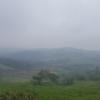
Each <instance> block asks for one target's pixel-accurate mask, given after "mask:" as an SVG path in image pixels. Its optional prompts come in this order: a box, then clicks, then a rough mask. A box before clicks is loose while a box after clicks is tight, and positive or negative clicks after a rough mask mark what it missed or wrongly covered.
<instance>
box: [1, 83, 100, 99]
mask: <svg viewBox="0 0 100 100" xmlns="http://www.w3.org/2000/svg"><path fill="white" fill-rule="evenodd" d="M6 91H19V92H33V91H35V92H36V93H37V95H38V100H89V99H90V100H100V82H81V83H77V84H75V85H72V86H32V85H31V84H29V83H27V84H26V83H25V84H22V83H20V84H19V83H18V84H17V83H16V84H1V85H0V92H1V93H2V92H6Z"/></svg>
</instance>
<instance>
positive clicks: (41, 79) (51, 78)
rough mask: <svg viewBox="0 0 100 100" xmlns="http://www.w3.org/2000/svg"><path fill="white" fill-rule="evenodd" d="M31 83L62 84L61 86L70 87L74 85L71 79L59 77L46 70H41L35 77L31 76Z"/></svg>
mask: <svg viewBox="0 0 100 100" xmlns="http://www.w3.org/2000/svg"><path fill="white" fill-rule="evenodd" d="M32 83H33V84H34V85H41V84H63V85H71V84H73V83H74V79H73V78H72V77H70V78H69V77H61V76H59V75H57V73H56V72H51V71H48V70H41V71H40V72H39V73H38V74H37V75H36V76H33V78H32Z"/></svg>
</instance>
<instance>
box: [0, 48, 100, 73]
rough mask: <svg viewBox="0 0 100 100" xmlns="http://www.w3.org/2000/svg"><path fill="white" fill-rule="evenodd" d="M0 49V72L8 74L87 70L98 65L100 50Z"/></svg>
mask: <svg viewBox="0 0 100 100" xmlns="http://www.w3.org/2000/svg"><path fill="white" fill-rule="evenodd" d="M1 51H2V50H0V72H1V73H4V71H5V73H6V72H7V73H8V74H9V73H10V74H11V73H16V75H17V74H18V73H19V72H20V73H21V74H22V73H23V71H24V72H26V73H27V74H28V73H29V72H30V71H31V72H34V71H35V70H37V69H38V70H39V69H42V68H47V69H53V70H57V71H60V72H61V71H63V72H69V71H76V72H77V71H80V72H83V71H87V70H92V69H94V68H96V67H100V52H99V51H90V50H81V49H75V48H54V49H34V50H21V51H20V50H11V51H10V50H4V51H2V52H3V53H2V52H1Z"/></svg>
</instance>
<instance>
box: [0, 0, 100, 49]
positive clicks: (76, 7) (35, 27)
mask: <svg viewBox="0 0 100 100" xmlns="http://www.w3.org/2000/svg"><path fill="white" fill-rule="evenodd" d="M99 43H100V0H0V48H56V47H75V48H84V49H93V50H100V46H99Z"/></svg>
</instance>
